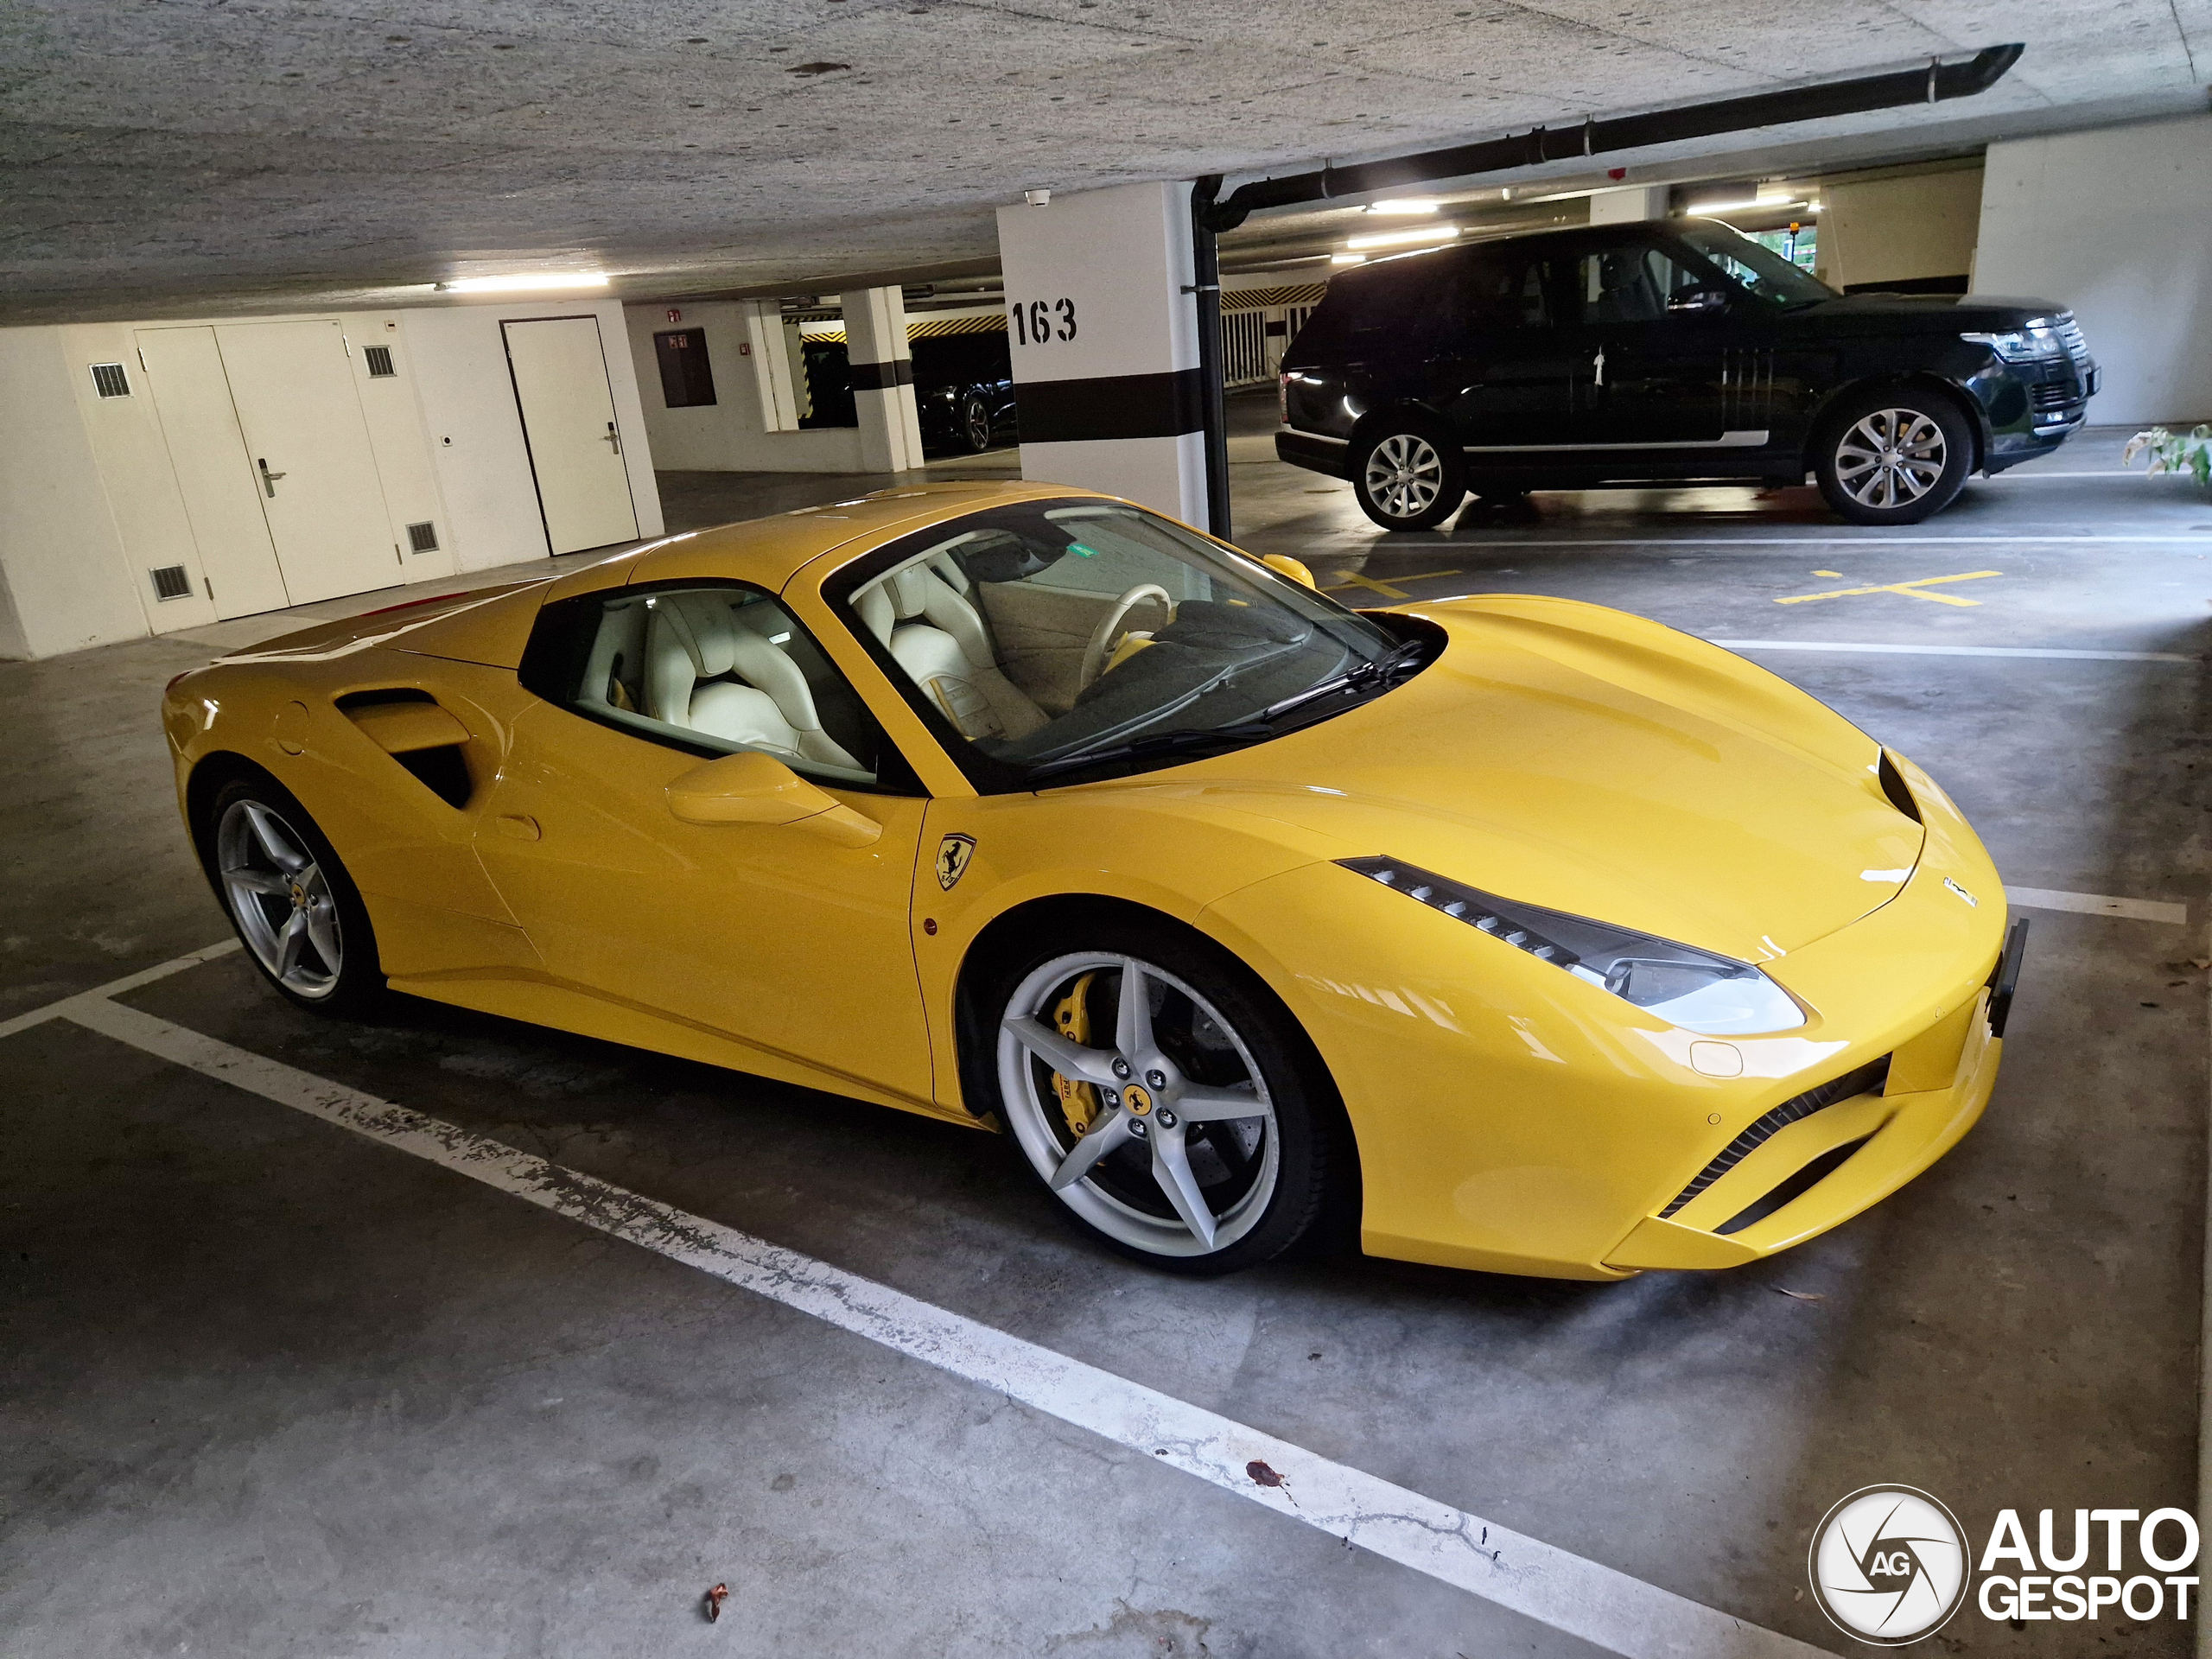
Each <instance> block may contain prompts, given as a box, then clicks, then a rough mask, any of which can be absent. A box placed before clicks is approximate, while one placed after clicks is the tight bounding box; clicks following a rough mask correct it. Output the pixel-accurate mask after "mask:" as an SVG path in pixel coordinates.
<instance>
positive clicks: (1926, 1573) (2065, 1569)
mask: <svg viewBox="0 0 2212 1659" xmlns="http://www.w3.org/2000/svg"><path fill="white" fill-rule="evenodd" d="M2035 1514H2036V1525H2035V1540H2034V1545H2033V1547H2032V1548H2031V1545H2030V1542H2029V1535H2028V1529H2027V1528H2026V1527H2025V1526H2024V1525H2023V1524H2022V1522H2021V1520H2020V1511H2019V1510H1999V1511H1998V1512H1997V1519H1996V1521H1995V1522H1994V1523H1993V1525H1992V1526H1991V1527H1990V1529H1989V1537H1988V1539H1987V1541H1986V1542H1985V1543H1984V1545H1983V1546H1982V1548H1981V1550H1980V1554H1979V1555H1978V1556H1977V1555H1976V1554H1974V1552H1973V1551H1972V1550H1971V1548H1970V1541H1969V1540H1968V1538H1967V1532H1966V1529H1965V1528H1963V1527H1961V1525H1960V1524H1959V1521H1958V1517H1957V1516H1955V1515H1953V1514H1952V1513H1951V1511H1950V1510H1948V1508H1946V1507H1945V1506H1944V1504H1943V1503H1942V1500H1941V1499H1940V1498H1937V1497H1933V1496H1932V1495H1930V1494H1929V1493H1927V1492H1923V1491H1920V1490H1919V1489H1918V1488H1917V1487H1913V1486H1866V1487H1862V1488H1860V1489H1859V1491H1855V1492H1853V1493H1852V1494H1851V1495H1850V1496H1849V1497H1847V1498H1845V1499H1844V1500H1843V1501H1842V1502H1841V1503H1838V1504H1837V1505H1836V1506H1835V1507H1834V1509H1832V1510H1829V1511H1828V1512H1827V1515H1826V1516H1822V1517H1821V1524H1820V1525H1819V1526H1817V1527H1815V1529H1813V1544H1812V1548H1811V1550H1810V1552H1809V1553H1808V1559H1807V1568H1808V1573H1809V1574H1810V1576H1811V1579H1812V1581H1813V1598H1814V1599H1815V1601H1817V1602H1819V1603H1820V1605H1821V1611H1822V1612H1824V1613H1826V1614H1827V1616H1828V1618H1829V1620H1830V1622H1832V1623H1833V1624H1834V1625H1835V1626H1836V1628H1837V1629H1838V1630H1841V1631H1843V1632H1844V1634H1846V1635H1847V1636H1851V1637H1856V1638H1857V1639H1858V1640H1859V1641H1861V1642H1864V1643H1868V1644H1869V1645H1871V1646H1874V1647H1885V1648H1897V1647H1903V1646H1904V1645H1905V1644H1907V1643H1912V1642H1917V1641H1920V1640H1921V1639H1922V1638H1923V1637H1929V1636H1933V1635H1934V1634H1935V1633H1936V1631H1937V1630H1941V1629H1942V1627H1943V1625H1944V1624H1947V1623H1948V1621H1949V1620H1950V1618H1951V1617H1952V1615H1954V1614H1955V1613H1956V1612H1957V1611H1959V1610H1960V1609H1961V1607H1963V1606H1965V1605H1967V1603H1969V1602H1972V1603H1973V1604H1974V1605H1975V1607H1976V1609H1977V1610H1978V1611H1980V1615H1981V1616H1982V1617H1983V1618H1989V1619H1996V1620H2001V1621H2003V1622H2005V1623H2007V1624H2012V1625H2013V1626H2015V1627H2016V1628H2024V1627H2025V1626H2026V1625H2027V1624H2031V1623H2032V1622H2035V1621H2038V1620H2044V1619H2058V1620H2063V1621H2072V1620H2078V1619H2098V1618H2106V1617H2110V1618H2122V1617H2124V1618H2127V1619H2130V1620H2133V1621H2134V1622H2136V1623H2138V1624H2147V1623H2150V1622H2151V1621H2152V1620H2155V1619H2161V1618H2177V1619H2186V1618H2190V1617H2192V1616H2193V1615H2194V1613H2195V1611H2196V1606H2195V1597H2194V1594H2193V1592H2195V1591H2196V1587H2197V1581H2196V1576H2195V1573H2194V1572H2193V1571H2192V1569H2194V1568H2195V1567H2196V1550H2197V1543H2198V1538H2197V1530H2196V1516H2192V1515H2190V1513H2189V1512H2188V1511H2187V1510H2171V1509H2168V1510H2152V1511H2151V1512H2150V1513H2149V1514H2148V1515H2145V1514H2144V1513H2143V1512H2142V1511H2141V1510H2075V1511H2074V1514H2073V1525H2072V1528H2071V1529H2070V1530H2068V1529H2065V1527H2064V1525H2063V1522H2059V1521H2058V1519H2057V1516H2056V1514H2055V1513H2054V1511H2052V1510H2037V1511H2036V1512H2035ZM2100 1530H2101V1534H2102V1536H2101V1538H2100V1536H2099V1533H2100ZM2060 1533H2063V1535H2064V1541H2065V1543H2066V1549H2065V1551H2064V1552H2063V1554H2062V1553H2061V1551H2060V1550H2059V1548H2058V1544H2059V1543H2060V1541H2061V1540H2060V1538H2059V1537H2058V1536H2056V1535H2057V1534H2060ZM2100 1542H2101V1543H2102V1545H2103V1547H2104V1548H2103V1549H2102V1551H2101V1556H2102V1563H2103V1566H2104V1567H2105V1568H2106V1570H2105V1571H2104V1572H2102V1573H2097V1572H2094V1571H2091V1572H2083V1571H2082V1568H2084V1567H2092V1566H2094V1563H2093V1561H2092V1560H2091V1557H2092V1555H2093V1554H2099V1553H2100V1552H2098V1551H2097V1550H2096V1546H2097V1545H2098V1544H2099V1543H2100ZM2131 1543H2132V1544H2133V1551H2132V1556H2133V1563H2139V1564H2140V1566H2141V1567H2147V1568H2149V1569H2151V1570H2150V1571H2141V1570H2137V1568H2136V1567H2135V1566H2134V1565H2133V1564H2132V1563H2131V1561H2130V1555H2131V1552H2130V1549H2129V1545H2130V1544H2131ZM2161 1545H2164V1546H2165V1547H2166V1548H2167V1552H2168V1553H2162V1552H2161V1548H2160V1547H2161ZM1977 1574H1979V1576H1980V1583H1979V1586H1977V1585H1976V1582H1975V1580H1976V1575H1977Z"/></svg>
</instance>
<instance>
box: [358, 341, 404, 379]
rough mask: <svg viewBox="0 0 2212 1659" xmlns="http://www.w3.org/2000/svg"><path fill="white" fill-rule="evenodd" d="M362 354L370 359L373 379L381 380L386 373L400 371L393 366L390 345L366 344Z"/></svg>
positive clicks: (371, 377)
mask: <svg viewBox="0 0 2212 1659" xmlns="http://www.w3.org/2000/svg"><path fill="white" fill-rule="evenodd" d="M361 355H362V356H363V357H364V358H365V359H367V361H368V365H369V378H370V379H372V380H381V379H383V378H385V376H386V375H391V374H397V372H398V371H397V369H395V368H393V367H392V366H391V346H365V347H364V348H363V350H362V352H361Z"/></svg>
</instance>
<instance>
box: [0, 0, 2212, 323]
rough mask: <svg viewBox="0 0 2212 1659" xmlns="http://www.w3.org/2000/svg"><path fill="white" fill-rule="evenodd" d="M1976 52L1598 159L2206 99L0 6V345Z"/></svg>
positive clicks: (2070, 121)
mask: <svg viewBox="0 0 2212 1659" xmlns="http://www.w3.org/2000/svg"><path fill="white" fill-rule="evenodd" d="M2007 40H2024V41H2027V43H2028V48H2029V49H2028V54H2027V55H2026V57H2025V58H2024V60H2022V62H2021V63H2020V65H2019V67H2018V68H2016V69H2015V70H2014V71H2013V72H2012V75H2011V76H2010V77H2009V78H2008V79H2006V80H2005V82H2004V83H2003V84H2001V85H2000V86H1999V87H1998V88H1997V89H1996V90H1995V91H1993V92H1989V93H1986V94H1985V95H1983V96H1982V97H1981V98H1980V99H1974V100H1972V101H1971V102H1967V103H1961V104H1950V105H1939V106H1936V107H1935V108H1932V109H1928V110H1919V109H1915V110H1909V111H1896V112H1891V113H1886V114H1882V115H1876V116H1867V117H1858V118H1851V119H1847V120H1842V121H1831V122H1825V123H1821V124H1818V125H1817V126H1816V127H1813V128H1808V129H1796V128H1792V129H1789V130H1786V131H1785V130H1770V131H1768V132H1766V133H1763V134H1754V135H1746V136H1745V137H1744V138H1742V139H1741V140H1739V141H1738V142H1737V143H1735V144H1734V146H1733V147H1732V148H1731V147H1730V146H1728V145H1727V144H1726V143H1721V142H1719V141H1706V142H1705V143H1702V144H1701V145H1699V146H1695V147H1691V148H1690V149H1685V150H1684V151H1682V152H1681V153H1675V154H1667V153H1646V154H1641V155H1637V156H1626V157H1617V158H1614V159H1615V160H1617V161H1625V162H1629V163H1630V165H1631V167H1632V168H1635V169H1636V171H1634V172H1632V174H1631V178H1632V179H1636V178H1642V177H1646V176H1649V177H1652V178H1657V177H1660V176H1662V175H1664V176H1670V177H1683V176H1689V175H1690V174H1691V173H1693V172H1694V170H1695V169H1696V168H1698V167H1699V166H1700V165H1703V166H1705V167H1707V168H1708V169H1711V168H1722V169H1723V170H1729V171H1735V172H1743V171H1745V170H1747V169H1749V168H1751V166H1753V165H1754V164H1755V163H1756V162H1758V161H1759V160H1760V159H1761V158H1763V157H1765V156H1771V157H1772V159H1773V160H1774V161H1775V163H1776V165H1777V166H1778V167H1795V168H1800V169H1802V168H1804V167H1807V166H1811V165H1821V164H1823V163H1825V164H1831V165H1832V164H1834V163H1835V162H1838V161H1852V160H1864V159H1876V158H1878V157H1880V156H1891V155H1908V154H1914V153H1935V152H1937V151H1940V150H1942V149H1944V148H1946V147H1951V148H1955V147H1958V146H1961V145H1970V144H1974V143H1981V142H1984V141H1986V139H1988V138H1989V137H1996V136H2003V135H2006V134H2014V133H2022V132H2029V131H2035V130H2048V129H2050V128H2053V127H2060V126H2074V125H2087V124H2099V123H2102V122H2107V121H2114V120H2126V119H2132V118H2142V117H2145V116H2152V115H2160V114H2170V113H2175V112H2179V111H2196V110H2202V109H2203V108H2204V107H2205V85H2204V83H2205V82H2206V80H2207V79H2212V0H2043V3H2038V4H2035V5H2024V4H2020V3H2018V0H1890V3H1878V0H1704V3H1698V4H1684V3H1680V0H1541V3H1535V0H1529V3H1516V0H1465V3H1452V0H1428V3H1421V0H1356V3H1355V0H1281V3H1253V0H351V3H305V0H152V3H149V0H0V321H15V322H25V321H50V320H61V319H67V318H91V317H100V316H126V315H181V314H183V313H187V312H193V311H201V312H205V311H211V310H229V309H232V308H260V309H270V308H286V307H293V306H298V305H302V304H312V305H326V304H334V303H347V302H372V303H390V302H405V301H407V300H408V299H410V298H413V297H419V296H420V290H419V289H418V290H416V294H414V295H410V294H409V293H408V292H406V291H405V290H406V289H407V287H408V285H410V284H421V283H431V282H435V281H436V280H438V279H440V278H443V277H454V276H468V275H482V274H490V273H495V272H507V271H512V270H518V269H532V268H538V267H563V266H565V267H572V268H573V267H582V266H592V267H599V268H602V269H605V270H610V271H613V272H614V273H616V274H617V277H618V283H617V291H618V292H620V293H621V294H623V295H624V296H626V297H632V298H644V297H657V296H669V297H677V296H690V295H700V294H706V293H714V292H734V291H742V290H747V289H751V290H756V291H758V290H760V289H772V288H774V287H777V286H779V285H780V286H787V287H798V288H810V289H812V288H829V287H834V286H835V285H836V279H838V278H841V277H852V276H855V275H861V274H868V275H874V276H878V277H894V276H903V277H908V278H918V277H927V276H929V275H931V274H933V273H934V274H939V275H950V274H952V273H955V272H958V271H963V270H965V271H973V270H980V269H988V268H989V267H990V266H992V265H993V264H995V254H996V241H995V232H994V229H993V222H992V210H993V209H995V207H998V206H999V205H1000V204H1001V203H1003V202H1007V201H1008V200H1014V199H1017V198H1018V196H1019V194H1020V191H1021V190H1022V189H1023V188H1025V187H1028V186H1033V185H1046V186H1050V187H1051V188H1052V189H1053V190H1055V191H1057V192H1063V193H1065V192H1068V191H1073V190H1079V189H1084V188H1093V187H1096V186H1101V185H1108V184H1116V183H1122V182H1126V181H1132V180H1140V179H1153V178H1187V177H1192V176H1194V175H1198V174H1200V173H1205V172H1227V173H1230V174H1232V175H1235V174H1240V173H1243V174H1249V173H1255V172H1265V171H1268V170H1282V169H1284V168H1289V167H1294V166H1300V165H1304V164H1306V163H1309V162H1312V161H1313V160H1315V159H1317V158H1319V156H1324V155H1327V156H1335V157H1337V158H1338V159H1343V158H1346V157H1353V156H1373V155H1378V154H1387V153H1392V152H1400V151H1404V150H1407V149H1418V148H1424V147H1427V146H1431V145H1433V144H1437V143H1447V142H1454V141H1458V140H1461V139H1465V138H1467V137H1478V136H1484V135H1487V134H1491V133H1495V132H1500V131H1505V130H1518V129H1521V128H1523V127H1526V126H1528V125H1529V124H1534V123H1540V122H1546V123H1551V124H1560V123H1563V122H1571V121H1575V120H1579V119H1580V118H1582V117H1583V116H1584V115H1586V114H1588V113H1592V112H1598V113H1603V112H1606V111H1630V110H1637V109H1644V108H1649V107H1653V106H1655V105H1662V104H1669V103H1678V102H1687V101H1694V100H1698V99H1708V98H1714V97H1720V96H1726V95H1727V94H1730V93H1732V92H1745V91H1751V90H1757V89H1763V88H1768V87H1771V86H1775V85H1777V84H1781V83H1786V82H1789V81H1792V80H1801V79H1809V78H1818V77H1827V76H1831V75H1837V74H1845V73H1853V72H1858V71H1862V70H1865V69H1867V68H1871V67H1886V66H1890V65H1893V64H1896V63H1897V62H1899V61H1901V60H1914V59H1920V58H1924V57H1926V56H1928V55H1929V54H1948V53H1954V52H1957V51H1960V50H1963V49H1971V48H1976V47H1980V46H1983V45H1987V44H1990V43H1993V42H1996V41H2007ZM1574 170H1575V169H1572V168H1566V167H1564V166H1561V167H1557V168H1551V169H1546V170H1545V171H1546V172H1547V173H1548V174H1550V175H1562V176H1563V175H1567V174H1569V173H1571V172H1573V171H1574ZM1580 170H1582V171H1585V172H1586V171H1588V169H1587V168H1586V167H1585V168H1582V169H1580ZM1527 176H1528V177H1529V178H1532V179H1534V178H1537V177H1540V176H1543V175H1540V174H1531V175H1527Z"/></svg>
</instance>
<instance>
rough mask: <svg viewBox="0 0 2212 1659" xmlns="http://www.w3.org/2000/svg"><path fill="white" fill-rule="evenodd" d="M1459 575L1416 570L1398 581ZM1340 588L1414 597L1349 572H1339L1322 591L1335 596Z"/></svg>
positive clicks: (1401, 589)
mask: <svg viewBox="0 0 2212 1659" xmlns="http://www.w3.org/2000/svg"><path fill="white" fill-rule="evenodd" d="M1456 575H1459V572H1458V571H1457V570H1416V571H1414V573H1413V575H1409V576H1400V577H1399V578H1398V580H1399V581H1400V582H1428V581H1431V580H1433V579H1434V578H1435V577H1438V576H1456ZM1338 588H1367V589H1369V590H1370V592H1373V593H1377V594H1382V595H1383V598H1385V599H1410V598H1412V597H1413V595H1412V594H1408V592H1407V591H1406V590H1405V589H1404V588H1393V587H1392V586H1391V585H1390V584H1389V582H1375V581H1372V580H1370V578H1368V577H1366V576H1357V575H1353V574H1352V573H1351V571H1349V570H1339V571H1338V572H1337V579H1336V580H1335V581H1334V582H1331V583H1330V584H1329V585H1328V586H1327V587H1326V588H1323V589H1322V590H1321V591H1322V592H1323V593H1325V594H1333V593H1335V592H1336V591H1337V589H1338Z"/></svg>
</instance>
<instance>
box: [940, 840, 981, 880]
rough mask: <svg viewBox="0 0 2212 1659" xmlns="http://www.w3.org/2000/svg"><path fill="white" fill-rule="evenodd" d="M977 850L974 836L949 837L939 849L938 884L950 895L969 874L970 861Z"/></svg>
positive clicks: (941, 843) (942, 842)
mask: <svg viewBox="0 0 2212 1659" xmlns="http://www.w3.org/2000/svg"><path fill="white" fill-rule="evenodd" d="M975 850H976V838H975V836H946V837H945V838H944V840H943V841H941V842H938V847H937V884H938V886H939V887H943V888H944V890H945V891H946V892H947V893H950V892H951V891H952V889H953V887H954V886H955V884H957V882H958V881H959V880H960V878H961V877H962V876H963V875H964V874H967V871H968V860H969V856H970V855H972V854H973V853H974V852H975Z"/></svg>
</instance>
